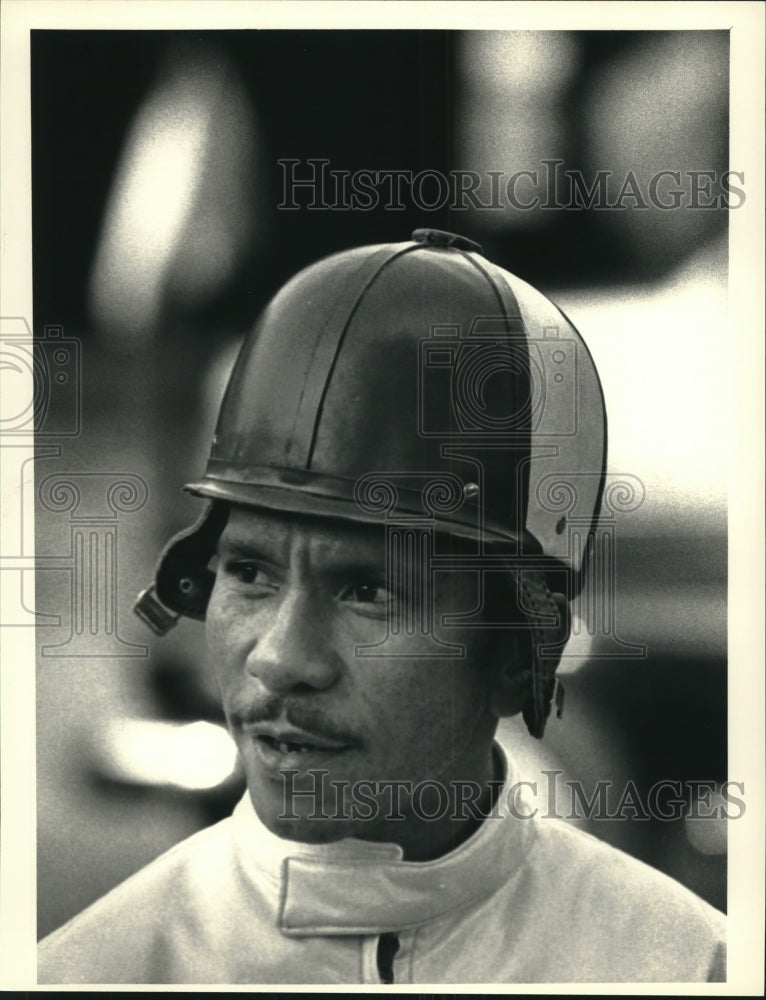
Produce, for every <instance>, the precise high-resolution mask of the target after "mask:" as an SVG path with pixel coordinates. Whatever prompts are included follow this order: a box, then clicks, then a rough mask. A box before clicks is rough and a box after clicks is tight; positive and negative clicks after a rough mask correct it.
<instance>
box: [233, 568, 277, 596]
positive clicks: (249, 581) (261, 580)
mask: <svg viewBox="0 0 766 1000" xmlns="http://www.w3.org/2000/svg"><path fill="white" fill-rule="evenodd" d="M223 568H224V570H225V572H226V575H227V576H230V577H233V578H234V579H235V580H236V581H237V583H241V584H244V585H245V586H252V585H256V586H258V587H263V588H264V589H269V590H273V589H275V588H274V583H273V581H272V580H271V578H270V577H269V575H268V573H266V572H265V571H264V570H263V569H262V568H261V567H260V566H259V565H258V564H257V563H251V562H230V563H224V567H223Z"/></svg>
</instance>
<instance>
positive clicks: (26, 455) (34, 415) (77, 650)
mask: <svg viewBox="0 0 766 1000" xmlns="http://www.w3.org/2000/svg"><path fill="white" fill-rule="evenodd" d="M0 381H1V383H2V391H0V398H2V413H1V415H0V459H2V462H3V464H4V470H5V476H6V485H7V488H8V495H7V502H6V503H5V507H4V511H3V513H4V515H5V517H4V527H5V538H4V541H5V546H4V551H3V555H2V558H0V589H1V590H2V596H3V620H2V622H1V623H0V627H2V628H3V629H9V628H23V627H30V626H31V627H33V628H36V629H38V630H39V631H38V635H39V636H40V637H41V638H42V636H43V635H45V634H46V633H45V632H43V631H42V630H43V629H57V630H59V631H62V630H66V628H67V627H68V629H69V632H68V635H65V636H63V637H60V638H59V641H57V642H43V641H41V643H40V655H41V656H43V657H57V658H63V657H67V658H72V657H77V658H81V657H99V658H104V657H123V656H131V657H133V656H138V657H146V656H147V655H148V652H149V650H148V647H147V646H145V645H143V644H141V643H133V642H127V641H126V640H124V639H123V638H122V637H121V636H120V635H119V630H118V621H117V609H118V606H119V600H118V592H117V590H118V554H119V539H118V528H119V521H120V518H121V517H122V516H123V515H125V514H133V513H136V512H137V511H139V510H141V509H142V508H143V507H144V506H145V504H146V502H147V500H148V497H149V486H148V484H147V483H146V481H145V480H144V479H143V478H142V477H141V476H138V475H136V474H134V473H132V472H120V471H118V472H112V471H88V472H83V471H69V470H67V471H58V472H52V473H50V474H47V475H46V474H45V473H44V471H43V470H44V469H45V468H47V466H46V465H45V463H46V462H47V460H52V459H64V457H65V449H66V445H67V443H68V442H69V441H71V440H73V439H75V438H78V437H79V436H80V435H81V433H82V431H83V406H82V392H83V345H82V342H81V341H80V339H79V338H77V337H70V336H66V335H65V332H64V328H63V327H62V326H60V325H49V326H46V327H45V328H44V329H43V331H42V334H41V335H39V336H34V335H33V333H32V329H31V327H30V325H29V323H28V322H27V320H26V319H25V318H24V317H20V316H10V317H7V316H6V317H0ZM35 500H36V501H37V512H38V514H43V515H45V516H47V515H54V516H55V517H58V518H59V521H60V524H61V538H60V544H59V545H57V547H56V549H55V551H49V549H48V547H47V546H46V545H43V546H40V545H39V544H38V546H37V548H36V547H35V538H34V524H33V520H32V518H31V517H29V509H30V508H32V507H33V504H34V501H35ZM64 515H66V517H64ZM43 571H51V572H53V571H55V572H58V573H62V572H63V573H67V574H68V576H69V586H68V587H66V588H65V589H64V590H62V594H66V597H65V599H64V601H63V605H64V606H61V605H60V604H57V605H56V606H55V608H49V609H46V610H40V609H38V608H37V606H35V604H34V602H33V599H32V597H31V595H32V594H33V593H34V588H33V586H32V583H31V579H30V578H31V577H32V576H34V575H35V574H38V573H41V572H43Z"/></svg>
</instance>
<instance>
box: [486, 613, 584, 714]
mask: <svg viewBox="0 0 766 1000" xmlns="http://www.w3.org/2000/svg"><path fill="white" fill-rule="evenodd" d="M550 596H551V597H552V598H553V601H554V603H555V605H556V612H557V621H556V623H555V624H554V625H550V626H546V627H545V628H544V629H541V630H540V631H541V632H542V633H543V636H544V639H543V643H541V645H542V646H543V648H545V649H546V656H545V661H546V662H545V667H546V672H547V673H549V674H550V675H552V674H553V673H554V672H555V670H556V667H557V666H558V664H559V661H560V659H561V654H562V652H563V651H564V646H565V645H566V643H567V640H568V639H569V631H570V628H571V624H572V616H571V609H570V606H569V602H568V601H567V599H566V597H564V595H563V594H558V593H551V595H550ZM548 650H550V653H548V652H547V651H548ZM535 655H539V651H538V650H535V640H534V639H533V638H532V635H531V632H529V631H527V630H526V629H518V630H516V631H515V632H513V633H511V635H510V638H509V639H508V641H506V642H503V643H502V644H501V647H500V648H498V650H497V651H496V656H497V660H498V662H497V663H496V665H495V672H494V675H493V681H492V688H491V691H490V708H491V710H492V712H493V713H494V715H496V716H497V717H498V718H499V719H503V718H509V717H510V716H512V715H518V713H519V712H521V711H522V710H523V709H524V708H525V707H526V706H527V705H528V703H529V702H530V699H532V697H533V691H532V681H533V669H534V663H533V657H534V656H535Z"/></svg>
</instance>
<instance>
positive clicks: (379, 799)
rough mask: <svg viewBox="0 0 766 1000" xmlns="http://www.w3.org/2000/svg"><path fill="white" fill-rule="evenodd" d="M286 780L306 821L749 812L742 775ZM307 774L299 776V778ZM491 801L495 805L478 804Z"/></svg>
mask: <svg viewBox="0 0 766 1000" xmlns="http://www.w3.org/2000/svg"><path fill="white" fill-rule="evenodd" d="M279 773H280V775H281V776H282V782H283V803H282V812H281V814H280V816H279V819H281V820H297V819H299V815H298V813H297V812H296V806H297V805H298V803H300V808H301V810H302V811H303V812H304V813H305V810H306V809H307V808H310V807H313V808H312V812H311V813H310V814H308V817H307V818H308V819H309V820H336V821H339V820H351V821H361V822H375V821H381V820H383V821H386V822H388V821H391V822H397V821H399V822H403V821H404V820H405V819H406V815H405V813H408V814H410V815H414V816H416V817H417V818H418V819H420V820H425V821H434V822H435V821H438V820H443V819H445V818H449V819H451V820H470V819H473V820H479V821H480V820H483V819H502V818H503V816H504V814H505V813H507V814H508V815H510V816H512V817H513V818H515V819H534V818H536V817H537V818H539V819H559V820H624V821H634V820H644V821H647V820H652V819H654V820H660V821H662V822H666V823H667V822H674V821H677V820H683V819H685V820H729V819H740V818H741V817H742V816H744V815H745V811H746V806H745V800H744V795H745V785H744V782H742V781H725V782H716V781H707V780H696V779H695V780H691V779H684V780H677V779H670V778H666V779H662V780H660V781H656V782H654V784H652V785H651V786H650V787H649V788H648V789H644V790H642V789H639V787H638V785H637V784H636V782H634V781H630V780H629V781H626V782H625V784H624V785H618V784H617V783H615V782H613V781H599V782H597V783H596V785H595V787H591V788H588V787H586V786H585V785H584V784H583V782H581V781H573V780H564V781H562V780H560V779H561V777H562V775H563V773H564V772H563V771H559V770H550V771H541V772H540V773H541V775H542V776H543V780H542V781H540V782H538V781H516V782H511V783H509V784H507V785H506V783H505V782H503V781H488V782H485V783H483V784H482V783H480V782H477V781H467V780H452V781H447V782H442V781H438V780H436V779H426V780H423V781H420V782H413V781H411V780H406V779H382V780H375V781H373V780H366V779H362V780H358V781H353V782H352V781H345V780H338V779H333V780H328V777H327V776H328V775H329V773H330V772H329V771H327V770H324V769H322V768H310V769H308V770H306V771H301V770H299V769H298V768H284V769H282V770H280V772H279ZM299 775H301V776H302V777H304V778H305V777H308V778H310V779H311V780H310V783H309V782H308V781H301V782H300V787H298V783H297V782H296V778H297V777H298V776H299ZM486 801H491V802H492V803H493V805H492V808H491V811H490V812H486V811H483V810H482V807H481V803H482V802H486Z"/></svg>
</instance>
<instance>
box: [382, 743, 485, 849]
mask: <svg viewBox="0 0 766 1000" xmlns="http://www.w3.org/2000/svg"><path fill="white" fill-rule="evenodd" d="M472 773H473V774H477V773H479V774H481V777H480V778H472V779H470V780H467V779H461V778H459V777H457V776H449V777H446V778H442V779H441V780H440V781H433V782H428V783H426V782H424V783H423V789H422V792H423V794H421V795H419V796H418V797H417V798H416V799H415V800H414V801H413V802H410V803H408V806H407V808H406V810H405V808H404V806H403V807H402V812H406V819H405V820H404V821H403V822H402V821H389V822H388V824H387V826H386V829H385V834H384V837H385V840H386V841H387V842H389V843H395V844H397V845H398V846H399V847H401V848H402V851H403V852H404V860H405V861H434V860H435V859H436V858H440V857H442V856H443V855H445V854H448V853H449V852H450V851H454V850H455V848H457V847H459V846H460V845H461V844H462V843H464V842H465V841H466V840H468V838H469V837H470V836H471V835H472V834H473V833H474V832H475V831H476V830H477V829H478V827H479V826H480V825H481V824H482V822H483V821H484V819H485V818H486V817H487V816H488V815H489V814H490V812H491V811H492V808H493V806H494V805H495V802H496V801H497V796H498V793H499V789H500V786H501V785H502V783H503V780H504V778H505V775H504V774H503V767H502V763H501V761H500V758H499V756H498V755H497V754H496V753H495V751H494V750H493V749H492V748H490V749H489V751H488V753H487V756H486V759H485V760H484V761H483V762H482V767H481V768H480V769H479V770H474V771H472ZM371 839H372V838H371ZM377 839H383V838H377Z"/></svg>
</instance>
